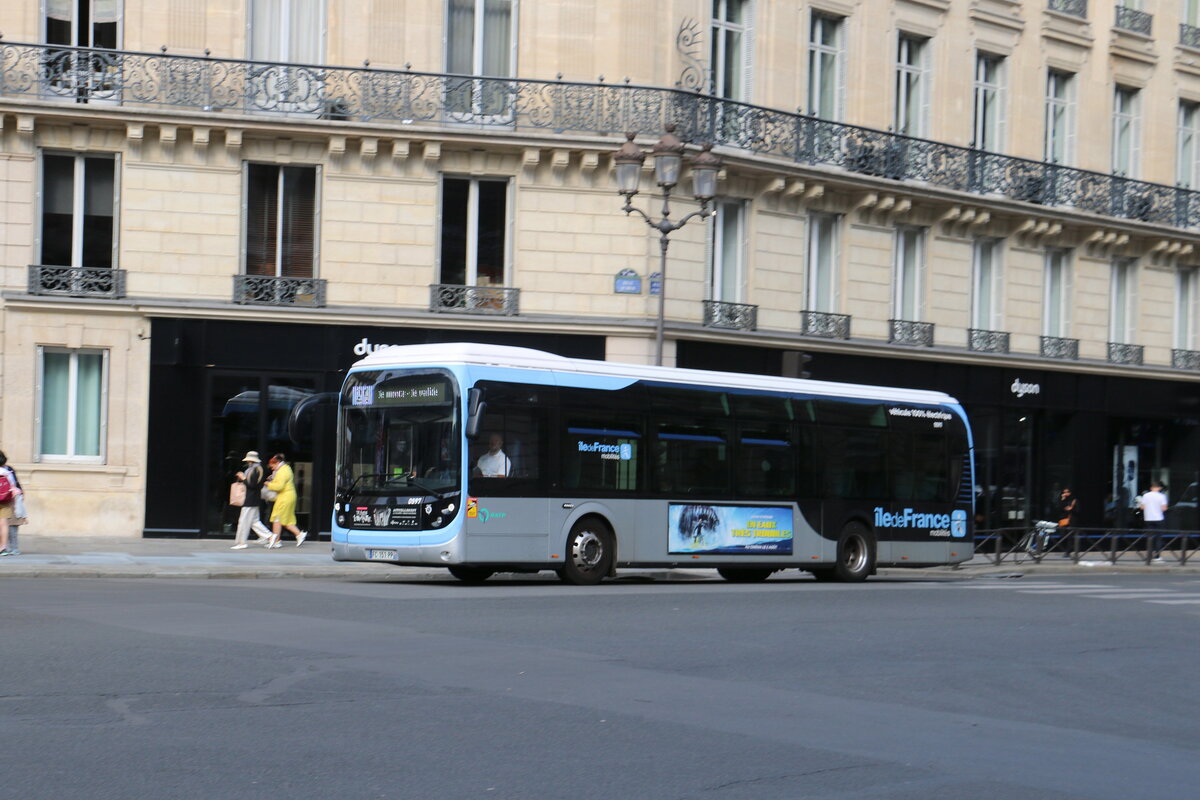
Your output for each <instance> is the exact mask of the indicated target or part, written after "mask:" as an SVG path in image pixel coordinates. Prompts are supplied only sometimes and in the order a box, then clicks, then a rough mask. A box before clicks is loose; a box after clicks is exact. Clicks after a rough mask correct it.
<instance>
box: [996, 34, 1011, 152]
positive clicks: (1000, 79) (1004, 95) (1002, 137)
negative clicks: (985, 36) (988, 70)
mask: <svg viewBox="0 0 1200 800" xmlns="http://www.w3.org/2000/svg"><path fill="white" fill-rule="evenodd" d="M1007 121H1008V59H1007V58H1002V59H1000V68H999V70H998V71H997V75H996V152H997V153H1006V152H1008V137H1007V131H1008V128H1007Z"/></svg>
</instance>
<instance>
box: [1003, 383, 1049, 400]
mask: <svg viewBox="0 0 1200 800" xmlns="http://www.w3.org/2000/svg"><path fill="white" fill-rule="evenodd" d="M1008 388H1009V391H1011V392H1012V393H1013V394H1015V395H1016V396H1017V397H1024V396H1025V395H1027V394H1041V393H1042V385H1041V384H1040V383H1025V382H1024V381H1022V380H1021V379H1020V378H1017V379H1016V380H1014V381H1013V382H1012V386H1010V387H1008Z"/></svg>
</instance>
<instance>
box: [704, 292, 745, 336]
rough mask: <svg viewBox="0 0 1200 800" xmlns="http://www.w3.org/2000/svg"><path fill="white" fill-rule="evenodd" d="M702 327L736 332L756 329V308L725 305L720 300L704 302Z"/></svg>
mask: <svg viewBox="0 0 1200 800" xmlns="http://www.w3.org/2000/svg"><path fill="white" fill-rule="evenodd" d="M704 327H706V328H728V329H730V330H737V331H753V330H757V329H758V306H752V305H747V304H746V303H725V302H722V301H720V300H705V301H704Z"/></svg>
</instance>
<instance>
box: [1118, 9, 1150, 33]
mask: <svg viewBox="0 0 1200 800" xmlns="http://www.w3.org/2000/svg"><path fill="white" fill-rule="evenodd" d="M1153 23H1154V15H1153V14H1147V13H1146V12H1145V11H1139V10H1138V9H1136V8H1127V7H1125V6H1117V20H1116V23H1115V27H1117V28H1120V29H1121V30H1123V31H1131V32H1133V33H1140V34H1141V35H1142V36H1149V35H1150V31H1151V30H1152V27H1153Z"/></svg>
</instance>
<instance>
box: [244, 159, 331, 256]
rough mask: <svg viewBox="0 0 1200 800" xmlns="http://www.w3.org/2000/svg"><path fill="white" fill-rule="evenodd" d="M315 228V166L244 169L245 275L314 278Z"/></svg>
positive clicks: (274, 165)
mask: <svg viewBox="0 0 1200 800" xmlns="http://www.w3.org/2000/svg"><path fill="white" fill-rule="evenodd" d="M316 229H317V168H316V167H284V166H279V165H276V164H248V165H247V167H246V253H245V269H246V274H247V275H267V276H273V277H277V278H313V277H316V242H317V235H316Z"/></svg>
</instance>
